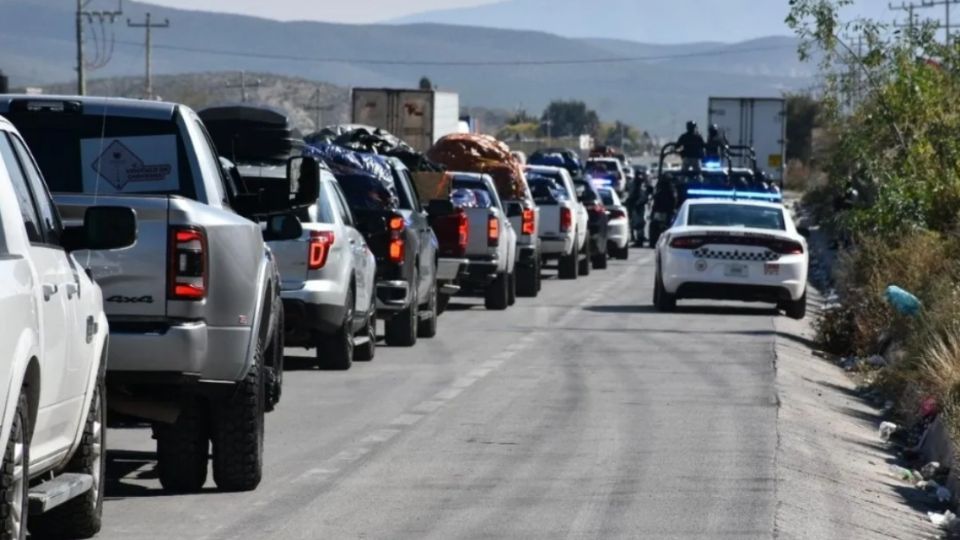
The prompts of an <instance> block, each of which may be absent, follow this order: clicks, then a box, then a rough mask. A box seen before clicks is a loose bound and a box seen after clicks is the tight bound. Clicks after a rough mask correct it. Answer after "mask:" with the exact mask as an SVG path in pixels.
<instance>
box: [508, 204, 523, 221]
mask: <svg viewBox="0 0 960 540" xmlns="http://www.w3.org/2000/svg"><path fill="white" fill-rule="evenodd" d="M522 216H523V205H522V204H520V203H518V202H516V201H511V202H508V203H507V217H508V218H513V217H522Z"/></svg>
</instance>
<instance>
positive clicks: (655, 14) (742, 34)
mask: <svg viewBox="0 0 960 540" xmlns="http://www.w3.org/2000/svg"><path fill="white" fill-rule="evenodd" d="M789 9H790V6H789V2H788V0H672V1H671V2H663V1H661V0H591V1H590V2H583V1H576V0H501V1H498V2H494V3H488V4H482V5H479V6H474V7H466V8H457V9H442V10H436V11H428V12H425V13H418V14H415V15H410V16H407V17H402V18H399V19H393V20H392V21H390V22H393V23H397V24H410V23H439V24H457V25H462V24H469V25H472V26H484V27H491V28H511V29H515V30H540V31H544V32H550V33H554V34H558V35H561V36H568V37H605V38H614V39H625V40H631V41H643V42H648V43H674V44H683V43H689V42H691V41H698V40H702V39H707V40H718V41H723V42H727V43H730V42H736V41H744V40H749V39H756V38H758V37H762V36H769V35H777V34H787V33H789V29H788V28H787V25H786V24H785V22H784V19H786V16H787V14H788V12H789ZM843 14H844V16H847V15H856V16H867V17H872V18H879V19H881V20H885V19H887V18H889V17H890V11H889V9H888V5H887V2H879V1H877V0H854V1H853V4H852V5H851V6H850V7H848V8H846V9H845V10H844V12H843Z"/></svg>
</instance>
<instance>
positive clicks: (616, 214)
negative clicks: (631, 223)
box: [610, 210, 627, 219]
mask: <svg viewBox="0 0 960 540" xmlns="http://www.w3.org/2000/svg"><path fill="white" fill-rule="evenodd" d="M625 217H627V213H626V212H624V211H623V210H611V211H610V219H620V218H625Z"/></svg>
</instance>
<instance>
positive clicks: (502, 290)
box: [452, 172, 517, 310]
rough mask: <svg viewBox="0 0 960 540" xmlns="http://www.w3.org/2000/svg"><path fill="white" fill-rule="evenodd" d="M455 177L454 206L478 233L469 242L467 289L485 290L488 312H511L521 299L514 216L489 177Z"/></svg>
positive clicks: (460, 174) (463, 174) (472, 235)
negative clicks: (456, 205)
mask: <svg viewBox="0 0 960 540" xmlns="http://www.w3.org/2000/svg"><path fill="white" fill-rule="evenodd" d="M452 176H453V199H454V204H458V205H459V206H460V207H461V208H463V210H464V212H466V214H467V219H468V223H469V230H470V231H474V232H473V233H471V234H470V236H469V239H468V241H467V249H466V255H467V259H468V260H469V261H470V262H469V264H468V265H467V272H466V275H465V276H464V277H463V280H462V282H463V285H464V287H465V288H467V289H472V290H482V291H483V294H484V300H485V301H484V303H485V305H486V308H487V309H491V310H504V309H507V308H508V307H509V306H511V305H512V304H513V303H514V302H516V297H517V293H516V291H517V278H516V265H517V233H516V232H515V231H514V230H513V225H511V224H510V216H507V212H506V209H505V208H504V205H503V202H502V201H501V200H500V197H499V196H498V195H497V188H496V186H495V185H494V183H493V179H492V178H490V176H489V175H486V174H476V173H461V172H455V173H452ZM479 231H484V233H480V232H479Z"/></svg>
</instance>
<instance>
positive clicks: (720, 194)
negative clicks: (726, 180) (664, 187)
mask: <svg viewBox="0 0 960 540" xmlns="http://www.w3.org/2000/svg"><path fill="white" fill-rule="evenodd" d="M697 197H709V198H716V199H748V200H755V201H769V202H775V203H782V202H783V194H781V193H765V192H762V191H735V190H725V189H691V190H687V198H691V199H692V198H697Z"/></svg>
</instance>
